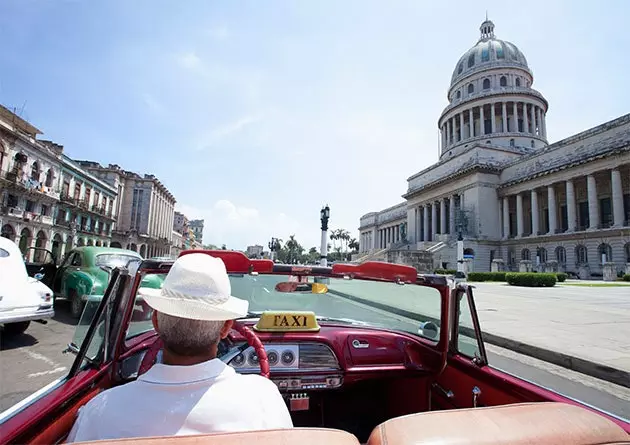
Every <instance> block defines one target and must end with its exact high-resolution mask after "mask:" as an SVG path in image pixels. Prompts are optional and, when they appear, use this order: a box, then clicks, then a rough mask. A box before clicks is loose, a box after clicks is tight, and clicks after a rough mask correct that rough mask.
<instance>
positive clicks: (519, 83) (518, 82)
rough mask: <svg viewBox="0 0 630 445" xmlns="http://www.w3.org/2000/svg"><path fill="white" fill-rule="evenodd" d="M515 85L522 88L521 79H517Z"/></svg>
mask: <svg viewBox="0 0 630 445" xmlns="http://www.w3.org/2000/svg"><path fill="white" fill-rule="evenodd" d="M514 84H515V85H516V86H517V87H520V86H521V79H519V78H518V77H517V78H516V80H515V81H514Z"/></svg>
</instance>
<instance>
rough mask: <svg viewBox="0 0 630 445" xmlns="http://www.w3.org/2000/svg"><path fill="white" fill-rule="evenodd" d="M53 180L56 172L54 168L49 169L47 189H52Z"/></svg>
mask: <svg viewBox="0 0 630 445" xmlns="http://www.w3.org/2000/svg"><path fill="white" fill-rule="evenodd" d="M53 179H55V172H53V169H52V168H49V169H48V172H47V173H46V187H52V185H53Z"/></svg>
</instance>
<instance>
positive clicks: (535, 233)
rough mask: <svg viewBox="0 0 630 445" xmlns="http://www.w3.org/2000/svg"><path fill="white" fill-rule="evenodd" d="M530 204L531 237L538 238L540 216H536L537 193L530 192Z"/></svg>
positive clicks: (534, 191)
mask: <svg viewBox="0 0 630 445" xmlns="http://www.w3.org/2000/svg"><path fill="white" fill-rule="evenodd" d="M530 204H531V207H532V236H538V231H539V222H540V216H539V215H538V192H537V191H536V189H533V190H532V191H531V199H530Z"/></svg>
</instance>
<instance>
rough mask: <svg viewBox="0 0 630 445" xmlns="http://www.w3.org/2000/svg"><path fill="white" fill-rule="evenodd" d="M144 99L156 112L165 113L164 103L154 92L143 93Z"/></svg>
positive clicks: (148, 106)
mask: <svg viewBox="0 0 630 445" xmlns="http://www.w3.org/2000/svg"><path fill="white" fill-rule="evenodd" d="M142 101H143V102H144V104H145V105H146V106H147V108H149V110H151V111H152V112H154V113H163V112H164V111H165V107H164V105H162V104H161V103H160V102H159V101H158V100H157V99H156V98H155V97H154V96H153V95H152V94H149V93H144V94H143V95H142Z"/></svg>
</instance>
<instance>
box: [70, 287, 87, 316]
mask: <svg viewBox="0 0 630 445" xmlns="http://www.w3.org/2000/svg"><path fill="white" fill-rule="evenodd" d="M71 298H72V299H71V301H70V314H71V315H72V316H73V317H74V318H76V319H79V318H80V317H81V314H82V313H83V308H84V307H85V303H84V302H83V299H82V298H81V296H80V295H78V294H77V293H76V292H72V297H71Z"/></svg>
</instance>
